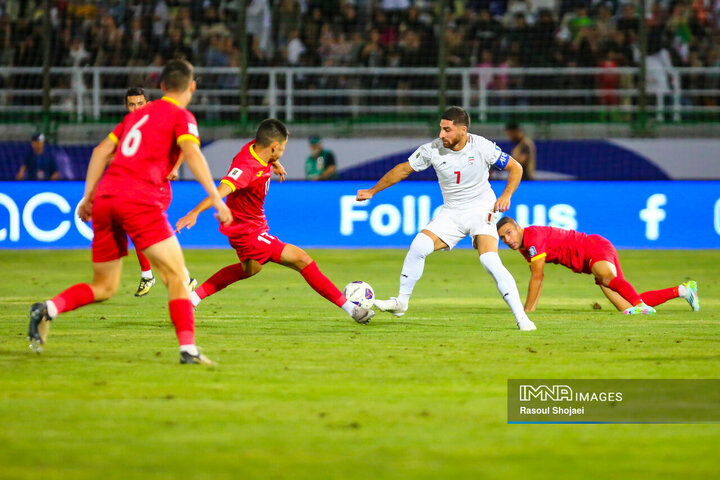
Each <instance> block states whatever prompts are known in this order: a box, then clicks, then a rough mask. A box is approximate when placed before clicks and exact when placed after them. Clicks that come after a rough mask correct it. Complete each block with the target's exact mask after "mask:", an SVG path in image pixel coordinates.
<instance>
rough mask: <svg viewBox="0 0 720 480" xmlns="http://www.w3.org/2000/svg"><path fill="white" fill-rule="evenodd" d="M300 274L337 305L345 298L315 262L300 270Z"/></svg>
mask: <svg viewBox="0 0 720 480" xmlns="http://www.w3.org/2000/svg"><path fill="white" fill-rule="evenodd" d="M300 275H302V276H303V278H304V279H305V281H306V282H307V283H308V285H310V286H311V287H312V289H313V290H315V291H316V292H317V293H319V294H320V295H322V296H323V298H325V299H327V300H329V301H331V302H332V303H334V304H335V305H337V306H338V307H342V306H343V305H344V304H345V302H347V299H346V298H345V295H343V294H342V292H340V290H338V289H337V287H336V286H335V285H334V284H333V283H332V282H331V281H330V280H328V278H327V277H326V276H325V275H323V274H322V272H321V271H320V269H319V268H318V266H317V264H316V263H315V262H312V263H311V264H310V265H308V266H307V267H305V268H303V269H302V270H300Z"/></svg>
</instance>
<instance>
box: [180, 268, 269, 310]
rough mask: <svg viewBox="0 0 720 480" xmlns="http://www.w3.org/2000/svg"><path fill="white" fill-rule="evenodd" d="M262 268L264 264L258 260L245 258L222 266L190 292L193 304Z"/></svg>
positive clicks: (196, 304)
mask: <svg viewBox="0 0 720 480" xmlns="http://www.w3.org/2000/svg"><path fill="white" fill-rule="evenodd" d="M260 270H262V265H261V264H260V262H258V261H257V260H245V261H244V262H240V263H235V264H233V265H228V266H227V267H225V268H221V269H220V270H218V271H217V272H215V273H214V274H213V276H212V277H210V278H208V279H207V280H205V281H204V282H203V284H202V285H200V286H199V287H197V288H196V289H195V291H193V292H192V293H190V299H191V300H192V303H193V306H195V307H196V306H198V305H199V304H200V302H201V301H202V300H203V299H204V298H206V297H209V296H210V295H214V294H216V293H217V292H219V291H220V290H222V289H224V288H226V287H228V286H229V285H232V284H233V283H235V282H238V281H240V280H245V279H246V278H250V277H252V276H253V275H257V274H258V273H259V272H260Z"/></svg>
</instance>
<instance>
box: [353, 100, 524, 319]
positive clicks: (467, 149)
mask: <svg viewBox="0 0 720 480" xmlns="http://www.w3.org/2000/svg"><path fill="white" fill-rule="evenodd" d="M469 126H470V117H469V116H468V114H467V113H466V112H465V110H463V109H462V108H460V107H450V108H448V109H447V110H446V111H445V113H443V115H442V120H441V121H440V138H437V139H435V140H434V141H433V142H430V143H426V144H424V145H421V146H420V148H418V149H417V150H415V152H414V153H413V154H412V155H411V156H410V158H409V159H408V161H407V162H404V163H401V164H399V165H396V166H395V167H394V168H393V169H392V170H390V171H389V172H387V173H386V174H385V175H384V176H383V177H382V178H381V179H380V181H379V182H378V183H377V184H376V185H375V186H374V187H372V188H371V189H369V190H358V192H357V199H358V200H368V199H370V198H372V197H373V196H374V195H375V194H376V193H378V192H380V191H382V190H384V189H386V188H388V187H390V186H392V185H395V184H396V183H398V182H399V181H401V180H403V179H404V178H406V177H407V176H408V175H410V174H411V173H412V172H414V171H416V172H419V171H422V170H425V169H426V168H428V167H430V166H432V167H433V168H434V169H435V172H436V173H437V177H438V183H439V184H440V189H441V190H442V195H443V206H442V208H441V209H440V211H439V212H438V213H437V215H436V216H435V218H433V220H432V221H431V222H430V223H429V224H428V225H427V226H426V227H425V228H424V229H422V231H421V232H420V233H418V234H417V236H416V237H415V239H414V240H413V241H412V243H411V244H410V250H408V253H407V255H406V256H405V262H404V263H403V267H402V273H401V274H400V292H399V294H398V296H397V297H391V298H390V299H389V300H376V301H375V306H376V307H378V308H379V309H380V310H383V311H386V312H391V313H393V315H395V316H397V317H399V316H402V315H404V314H405V312H406V311H407V309H408V304H409V302H410V295H411V294H412V292H413V288H414V287H415V284H416V283H417V281H418V280H420V277H421V276H422V274H423V270H424V268H425V257H427V256H428V255H430V254H431V253H433V252H434V251H436V250H440V249H442V250H451V249H452V248H453V247H454V246H455V245H457V243H458V242H459V241H460V240H462V239H463V238H465V237H466V236H468V235H471V236H472V238H473V246H474V247H475V248H477V250H478V254H479V255H480V263H481V264H482V266H483V267H484V268H485V270H486V271H487V272H488V273H489V274H490V275H492V277H493V278H494V279H495V284H496V285H497V288H498V291H499V292H500V295H501V296H502V298H503V300H505V302H506V303H507V304H508V306H509V307H510V309H511V310H512V313H513V315H515V321H516V322H517V325H518V328H520V330H535V324H533V322H532V321H530V319H529V318H528V317H527V315H526V314H525V312H524V311H523V306H522V302H521V301H520V294H519V293H518V289H517V285H516V284H515V279H514V278H513V276H512V275H511V274H510V272H509V271H508V270H507V269H506V268H505V266H504V265H503V264H502V261H501V260H500V256H499V255H498V235H497V231H496V229H495V218H496V215H495V213H494V212H504V211H506V210H507V209H508V208H510V198H511V197H512V194H513V192H515V189H516V188H517V186H518V184H519V183H520V178H521V177H522V167H521V166H520V164H519V163H518V162H516V161H515V160H514V159H513V158H512V157H510V156H509V155H508V154H506V153H503V152H502V151H501V150H500V148H499V147H497V146H496V145H495V144H494V143H493V142H491V141H489V140H487V139H485V138H483V137H481V136H479V135H473V134H470V133H468V127H469ZM491 167H492V168H495V169H498V170H508V172H509V176H508V180H507V185H506V186H505V191H504V192H503V194H502V195H500V198H498V199H496V198H495V193H493V191H492V189H491V188H490V184H489V183H488V173H489V169H490V168H491Z"/></svg>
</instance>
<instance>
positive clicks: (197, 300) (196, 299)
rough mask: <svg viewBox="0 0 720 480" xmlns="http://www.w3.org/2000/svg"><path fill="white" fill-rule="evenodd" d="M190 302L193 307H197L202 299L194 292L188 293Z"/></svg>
mask: <svg viewBox="0 0 720 480" xmlns="http://www.w3.org/2000/svg"><path fill="white" fill-rule="evenodd" d="M190 301H191V302H192V304H193V307H197V306H198V305H199V304H200V302H202V298H200V296H199V295H198V294H197V293H196V292H190Z"/></svg>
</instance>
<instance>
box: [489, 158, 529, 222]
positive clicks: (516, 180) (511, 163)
mask: <svg viewBox="0 0 720 480" xmlns="http://www.w3.org/2000/svg"><path fill="white" fill-rule="evenodd" d="M505 170H507V171H508V173H509V175H508V179H507V184H506V185H505V191H503V193H502V195H500V198H498V199H497V201H496V202H495V211H496V212H507V211H508V210H509V209H510V198H512V195H513V193H515V190H517V187H518V185H520V180H521V179H522V174H523V167H522V165H520V164H519V163H518V161H517V160H515V159H514V158H512V157H510V159H509V160H508V163H507V165H505Z"/></svg>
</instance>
